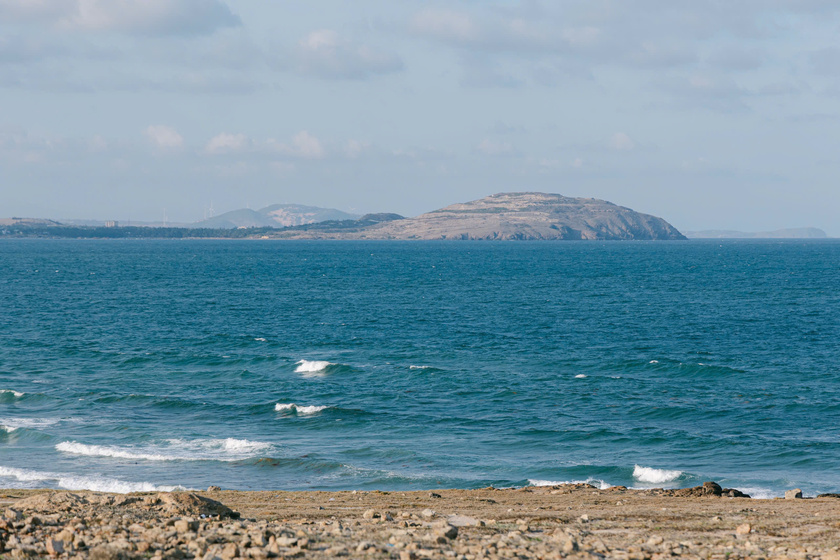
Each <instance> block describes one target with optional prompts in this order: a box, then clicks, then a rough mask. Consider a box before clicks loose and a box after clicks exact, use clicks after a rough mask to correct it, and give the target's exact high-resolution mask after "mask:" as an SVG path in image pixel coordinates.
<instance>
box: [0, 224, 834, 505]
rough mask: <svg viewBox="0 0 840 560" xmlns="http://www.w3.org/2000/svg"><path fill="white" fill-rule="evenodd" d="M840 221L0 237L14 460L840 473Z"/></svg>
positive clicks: (724, 477) (180, 482) (274, 473)
mask: <svg viewBox="0 0 840 560" xmlns="http://www.w3.org/2000/svg"><path fill="white" fill-rule="evenodd" d="M839 345H840V240H691V241H660V242H641V241H638V242H597V241H566V242H525V241H523V242H471V241H441V242H432V241H416V242H410V241H407V242H402V241H358V242H357V241H274V240H262V241H260V240H243V241H235V240H111V241H109V240H50V239H6V240H2V241H0V487H4V488H64V489H73V490H79V489H91V490H102V491H113V492H131V491H152V490H172V489H181V488H183V489H205V488H207V487H208V486H210V485H218V486H221V487H222V488H226V489H240V490H373V489H379V490H392V491H393V490H429V489H438V488H481V487H487V486H494V487H497V488H501V487H523V486H529V485H550V484H559V483H564V482H588V483H590V484H593V485H595V486H597V487H602V488H606V487H608V486H614V485H624V486H628V487H634V488H654V487H662V488H677V487H689V486H696V485H699V484H702V483H703V482H704V481H707V480H714V481H716V482H718V483H719V484H721V485H722V486H724V487H731V488H737V489H740V490H742V491H744V492H746V493H748V494H750V495H752V496H753V497H755V498H770V497H774V496H780V495H782V494H783V493H784V491H785V490H787V489H791V488H801V489H802V490H803V491H804V493H805V495H806V496H809V495H811V496H813V495H816V494H818V493H823V492H838V491H840V468H838V466H840V347H839Z"/></svg>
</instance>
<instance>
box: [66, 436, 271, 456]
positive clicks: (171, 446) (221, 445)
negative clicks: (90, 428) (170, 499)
mask: <svg viewBox="0 0 840 560" xmlns="http://www.w3.org/2000/svg"><path fill="white" fill-rule="evenodd" d="M55 448H56V449H57V450H58V451H62V452H64V453H70V454H72V455H86V456H89V457H112V458H115V459H131V460H144V461H224V462H228V461H240V460H242V459H249V458H252V457H259V456H262V455H265V454H266V453H270V452H271V451H273V450H274V445H272V444H270V443H265V442H261V441H250V440H247V439H235V438H227V439H204V440H182V439H169V440H166V441H165V442H164V443H161V444H152V445H145V446H126V447H121V446H116V445H89V444H85V443H79V442H77V441H63V442H61V443H59V444H57V445H56V446H55Z"/></svg>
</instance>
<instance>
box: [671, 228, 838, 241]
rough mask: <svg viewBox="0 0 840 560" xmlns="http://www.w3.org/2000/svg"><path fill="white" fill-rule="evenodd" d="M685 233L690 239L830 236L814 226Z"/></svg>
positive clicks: (811, 237) (823, 237)
mask: <svg viewBox="0 0 840 560" xmlns="http://www.w3.org/2000/svg"><path fill="white" fill-rule="evenodd" d="M684 233H685V236H686V237H688V238H689V239H826V238H827V237H828V235H826V233H825V232H824V231H823V230H821V229H819V228H813V227H807V228H788V229H777V230H774V231H752V232H750V231H733V230H718V229H710V230H705V231H686V232H684Z"/></svg>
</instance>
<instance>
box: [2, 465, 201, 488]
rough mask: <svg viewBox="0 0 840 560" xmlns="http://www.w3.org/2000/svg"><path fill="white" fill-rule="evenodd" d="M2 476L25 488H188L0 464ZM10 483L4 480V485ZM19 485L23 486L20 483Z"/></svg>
mask: <svg viewBox="0 0 840 560" xmlns="http://www.w3.org/2000/svg"><path fill="white" fill-rule="evenodd" d="M0 477H2V478H12V479H15V480H16V481H18V482H23V483H30V484H25V485H24V486H23V487H24V488H35V487H38V486H40V485H39V484H38V483H46V484H49V483H52V484H49V485H50V486H52V487H55V486H57V487H59V488H65V489H67V490H92V491H94V492H114V493H117V494H128V493H129V492H172V491H174V490H186V488H184V487H183V486H158V485H155V484H152V483H151V482H129V481H125V480H119V479H116V478H108V477H105V476H99V475H92V476H77V475H72V474H61V473H52V472H44V471H35V470H31V469H18V468H14V467H2V466H0ZM6 484H8V483H6V482H4V483H3V485H6ZM18 487H21V486H20V485H18Z"/></svg>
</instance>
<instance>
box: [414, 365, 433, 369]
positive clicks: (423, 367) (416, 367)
mask: <svg viewBox="0 0 840 560" xmlns="http://www.w3.org/2000/svg"><path fill="white" fill-rule="evenodd" d="M431 367H432V366H408V369H431Z"/></svg>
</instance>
